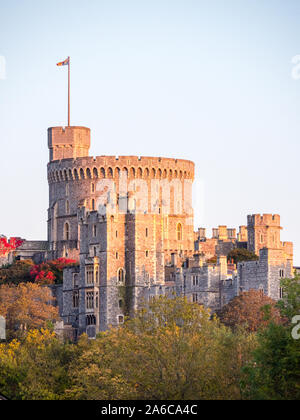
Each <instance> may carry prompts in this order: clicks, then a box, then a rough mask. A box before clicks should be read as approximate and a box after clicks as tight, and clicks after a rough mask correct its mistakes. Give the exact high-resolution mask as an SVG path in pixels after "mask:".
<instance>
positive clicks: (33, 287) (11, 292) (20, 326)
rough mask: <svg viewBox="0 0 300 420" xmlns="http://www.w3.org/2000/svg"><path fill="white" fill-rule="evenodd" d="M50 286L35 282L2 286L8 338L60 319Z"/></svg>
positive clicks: (1, 309)
mask: <svg viewBox="0 0 300 420" xmlns="http://www.w3.org/2000/svg"><path fill="white" fill-rule="evenodd" d="M54 301H55V299H54V298H53V297H52V294H51V291H50V289H49V288H48V287H41V286H39V285H37V284H33V283H20V284H19V285H17V286H15V285H1V286H0V314H1V315H2V316H4V318H5V319H6V326H7V330H8V338H11V337H14V336H20V335H23V334H24V333H25V332H26V331H27V330H30V329H34V328H41V327H43V326H45V325H46V324H47V323H48V322H49V321H55V320H57V319H59V315H58V309H57V308H56V307H54V306H53V303H54Z"/></svg>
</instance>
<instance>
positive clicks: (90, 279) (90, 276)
mask: <svg viewBox="0 0 300 420" xmlns="http://www.w3.org/2000/svg"><path fill="white" fill-rule="evenodd" d="M86 284H94V267H93V266H88V267H87V268H86Z"/></svg>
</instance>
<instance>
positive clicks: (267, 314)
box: [218, 290, 283, 332]
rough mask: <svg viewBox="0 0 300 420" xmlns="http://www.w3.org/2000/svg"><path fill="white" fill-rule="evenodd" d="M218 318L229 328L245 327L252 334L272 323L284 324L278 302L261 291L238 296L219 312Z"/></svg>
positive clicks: (250, 291) (252, 291)
mask: <svg viewBox="0 0 300 420" xmlns="http://www.w3.org/2000/svg"><path fill="white" fill-rule="evenodd" d="M218 316H219V318H220V320H221V321H222V323H223V324H224V325H227V326H228V327H231V328H236V327H237V326H243V327H245V328H247V329H248V331H251V332H255V331H258V330H259V329H260V328H265V327H266V326H267V325H268V324H269V323H270V322H271V321H273V322H275V323H277V324H279V323H282V322H283V318H282V317H281V315H280V311H279V309H278V308H277V306H276V302H275V301H274V300H273V299H271V298H269V297H268V296H265V295H264V294H263V293H262V292H261V291H260V290H249V291H248V292H243V293H241V294H240V295H239V296H236V297H235V298H233V299H232V300H231V301H230V302H229V303H228V304H227V305H225V306H224V307H223V308H222V309H221V310H220V311H219V312H218Z"/></svg>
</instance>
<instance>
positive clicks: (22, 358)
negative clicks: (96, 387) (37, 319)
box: [0, 329, 81, 400]
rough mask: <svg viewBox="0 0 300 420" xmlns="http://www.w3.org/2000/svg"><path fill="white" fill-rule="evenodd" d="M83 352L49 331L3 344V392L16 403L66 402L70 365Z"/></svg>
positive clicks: (0, 388)
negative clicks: (63, 399) (30, 401)
mask: <svg viewBox="0 0 300 420" xmlns="http://www.w3.org/2000/svg"><path fill="white" fill-rule="evenodd" d="M80 351H81V348H80V347H79V346H75V345H70V344H65V343H63V342H62V341H60V340H58V339H57V338H56V336H55V334H54V333H53V332H51V331H49V330H47V329H41V330H31V331H29V332H28V334H27V335H26V337H25V338H24V339H23V340H22V341H20V340H13V341H11V342H9V343H4V344H0V371H1V375H0V393H1V392H3V393H4V394H5V395H7V397H9V398H10V399H14V400H21V399H25V400H58V399H62V398H63V397H64V392H65V389H67V388H68V387H70V385H71V384H70V382H69V365H70V363H71V361H72V360H73V359H76V358H77V357H78V352H80Z"/></svg>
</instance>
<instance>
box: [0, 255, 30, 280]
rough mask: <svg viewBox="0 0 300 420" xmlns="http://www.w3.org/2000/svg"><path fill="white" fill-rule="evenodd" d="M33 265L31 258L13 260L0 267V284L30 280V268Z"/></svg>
mask: <svg viewBox="0 0 300 420" xmlns="http://www.w3.org/2000/svg"><path fill="white" fill-rule="evenodd" d="M32 267H33V262H32V261H31V260H23V261H15V262H14V263H13V264H9V265H7V266H5V267H2V268H0V285H1V284H11V283H13V284H19V283H24V282H28V281H32V278H31V276H30V270H31V269H32Z"/></svg>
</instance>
